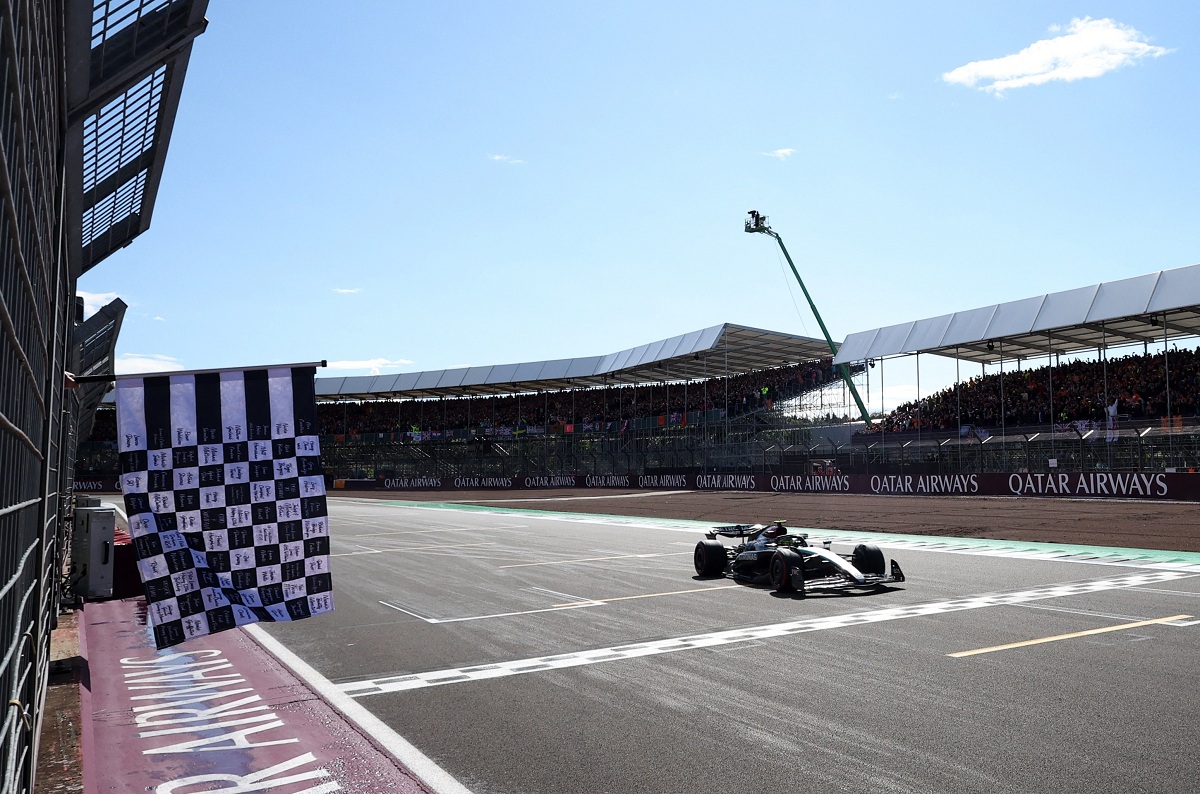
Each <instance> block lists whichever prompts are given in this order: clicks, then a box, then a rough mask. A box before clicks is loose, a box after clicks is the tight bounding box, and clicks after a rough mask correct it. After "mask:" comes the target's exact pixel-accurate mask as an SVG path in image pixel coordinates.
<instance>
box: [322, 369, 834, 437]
mask: <svg viewBox="0 0 1200 794" xmlns="http://www.w3.org/2000/svg"><path fill="white" fill-rule="evenodd" d="M837 377H838V373H837V370H836V369H835V368H834V367H833V363H832V360H831V359H822V360H820V361H811V362H804V363H800V364H796V365H792V366H787V367H779V368H775V369H767V370H759V371H756V372H749V373H746V374H743V375H738V376H735V377H732V378H728V379H726V378H708V379H706V380H693V381H689V382H687V383H683V382H676V383H669V384H667V383H659V384H652V385H639V386H610V387H607V388H593V389H574V390H569V391H555V392H544V393H541V394H521V395H506V396H482V397H455V398H442V399H427V400H375V401H368V402H333V403H328V402H326V403H319V404H318V406H317V417H318V420H319V423H320V428H321V433H322V434H325V435H343V434H344V435H359V434H362V433H395V432H414V431H417V432H419V431H435V432H444V431H447V430H462V429H483V430H486V429H489V428H491V429H495V428H517V427H523V428H533V427H541V428H546V429H554V428H561V427H563V426H565V425H573V426H583V427H598V426H599V427H610V426H612V425H614V424H615V425H620V424H622V423H625V422H629V421H632V420H635V419H640V418H645V417H676V418H678V417H682V416H685V415H686V414H687V413H690V412H693V411H708V410H717V411H722V412H723V411H726V410H728V414H729V415H730V416H738V415H741V414H745V413H748V412H751V411H758V410H763V409H770V408H772V407H773V406H774V404H775V403H776V402H778V401H781V400H786V399H789V398H791V397H795V396H797V395H799V394H801V393H802V392H805V391H808V390H810V389H813V388H817V387H819V386H821V385H823V384H826V383H829V382H830V381H831V380H834V379H836V378H837ZM727 383H728V398H727V396H726V384H727ZM673 423H678V422H673Z"/></svg>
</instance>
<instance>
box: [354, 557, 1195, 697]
mask: <svg viewBox="0 0 1200 794" xmlns="http://www.w3.org/2000/svg"><path fill="white" fill-rule="evenodd" d="M1188 576H1189V574H1186V573H1182V572H1179V571H1142V572H1138V573H1129V574H1125V575H1123V576H1118V577H1116V578H1112V579H1099V580H1093V581H1089V582H1074V583H1070V584H1059V585H1046V586H1044V587H1038V588H1035V589H1033V590H1021V591H1017V592H1011V593H992V594H986V595H979V596H966V597H963V598H956V599H953V600H950V601H936V602H932V603H926V604H913V605H911V606H901V607H891V608H888V609H878V610H870V611H866V612H854V613H850V614H848V615H834V616H831V617H823V618H809V619H807V620H797V621H791V622H788V623H773V624H768V625H765V626H750V627H746V628H740V629H729V630H725V631H715V632H712V633H709V634H694V635H691V636H687V637H672V638H668V639H663V640H653V641H650V642H640V643H633V644H630V645H619V646H614V647H609V648H594V649H591V650H586V651H577V652H574V653H563V654H551V655H547V656H538V657H532V658H528V659H515V660H511V661H507V662H496V663H494V664H481V665H475V666H472V667H459V668H450V669H446V670H433V671H430V672H427V673H414V674H407V675H393V676H386V677H384V678H376V679H373V680H369V681H354V682H351V683H347V684H342V685H340V687H339V689H340V690H341V691H342V692H343V693H345V694H346V695H349V696H351V697H366V696H370V695H381V694H384V693H387V692H402V691H407V690H411V689H423V688H425V687H431V686H440V685H445V684H456V683H464V682H467V681H481V680H484V679H489V678H503V677H505V676H512V675H521V674H523V673H532V672H537V671H540V670H552V669H553V670H560V669H562V668H565V667H579V666H582V665H589V664H598V663H601V662H613V661H619V660H625V659H636V658H640V657H642V656H655V655H658V654H664V653H674V652H678V651H686V650H693V649H696V648H711V647H714V646H720V645H730V644H733V643H741V642H746V641H748V640H764V639H770V638H775V637H787V636H790V635H793V634H803V633H806V632H811V631H822V630H824V629H839V628H846V627H850V626H861V625H866V624H870V623H882V622H885V621H891V620H902V619H904V618H913V617H923V616H925V615H937V614H943V613H946V612H961V611H964V610H969V609H982V608H986V607H994V606H1010V605H1012V606H1015V605H1023V604H1025V603H1027V602H1030V601H1043V600H1047V599H1052V598H1063V597H1067V596H1074V595H1084V594H1086V593H1096V592H1101V591H1105V590H1117V589H1125V588H1131V587H1139V586H1142V585H1147V584H1155V583H1158V582H1168V581H1172V580H1175V579H1182V578H1186V577H1188Z"/></svg>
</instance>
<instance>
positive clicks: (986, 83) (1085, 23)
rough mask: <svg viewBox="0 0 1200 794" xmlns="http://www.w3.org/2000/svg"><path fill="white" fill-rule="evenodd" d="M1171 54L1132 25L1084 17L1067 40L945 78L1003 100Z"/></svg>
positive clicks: (1063, 37)
mask: <svg viewBox="0 0 1200 794" xmlns="http://www.w3.org/2000/svg"><path fill="white" fill-rule="evenodd" d="M1050 32H1051V33H1060V32H1061V28H1059V27H1058V26H1057V25H1055V26H1053V27H1051V28H1050ZM1168 52H1170V50H1167V49H1166V48H1164V47H1155V46H1153V45H1151V44H1147V43H1146V37H1145V35H1143V34H1142V33H1140V32H1138V31H1137V30H1135V29H1134V28H1132V27H1130V26H1129V25H1122V24H1120V23H1118V22H1114V21H1113V20H1111V19H1092V18H1091V17H1084V18H1083V19H1073V20H1071V24H1070V25H1068V26H1067V32H1066V33H1065V34H1064V35H1061V36H1056V37H1055V38H1052V39H1042V40H1041V41H1035V42H1034V43H1033V44H1030V45H1029V46H1028V47H1026V48H1025V49H1023V50H1021V51H1020V52H1018V53H1015V54H1013V55H1006V56H1004V57H1003V58H993V59H991V60H986V61H972V62H971V63H968V64H966V65H964V66H960V67H958V68H957V69H954V70H952V71H949V72H946V73H945V74H943V75H942V79H943V80H945V81H946V82H947V83H953V84H955V85H965V86H969V87H971V88H978V89H979V90H981V91H988V92H990V93H993V94H996V95H997V96H1000V95H1002V94H1003V93H1004V92H1005V91H1007V90H1008V89H1010V88H1022V87H1024V86H1028V85H1042V84H1043V83H1049V82H1051V81H1053V80H1062V81H1064V82H1068V83H1069V82H1073V81H1075V80H1082V79H1083V78H1085V77H1099V76H1100V75H1102V74H1105V73H1107V72H1111V71H1112V70H1114V69H1119V68H1121V67H1122V66H1131V65H1133V64H1134V63H1135V62H1137V61H1138V59H1140V58H1147V57H1152V58H1158V57H1160V56H1162V55H1166V54H1167V53H1168Z"/></svg>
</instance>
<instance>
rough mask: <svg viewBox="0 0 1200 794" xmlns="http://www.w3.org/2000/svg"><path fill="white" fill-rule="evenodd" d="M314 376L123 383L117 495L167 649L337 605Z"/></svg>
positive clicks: (234, 375)
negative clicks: (120, 495) (122, 498)
mask: <svg viewBox="0 0 1200 794" xmlns="http://www.w3.org/2000/svg"><path fill="white" fill-rule="evenodd" d="M315 373H316V370H315V368H313V367H311V366H309V367H284V368H277V369H260V370H245V371H226V372H210V373H191V374H189V373H179V374H172V375H161V376H151V377H121V378H118V379H117V434H118V448H119V450H120V453H121V490H122V492H123V493H124V495H125V508H126V511H127V512H128V514H129V531H130V534H131V535H132V536H133V545H134V549H135V551H136V554H137V559H138V572H139V574H140V575H141V578H142V583H143V585H144V586H145V590H146V602H147V610H148V613H149V617H150V623H151V625H152V626H153V628H154V640H155V643H156V644H157V646H158V647H159V648H166V647H169V646H172V645H177V644H179V643H181V642H184V641H185V640H188V639H191V638H193V637H199V636H204V635H206V634H213V633H215V632H218V631H224V630H225V629H231V628H234V627H235V626H240V625H243V624H245V623H254V622H257V621H280V620H299V619H301V618H306V617H309V616H311V615H316V614H320V613H322V612H329V611H331V610H332V609H333V592H332V590H333V583H332V581H331V579H330V573H329V519H328V515H329V512H328V508H327V505H326V502H325V478H324V472H323V471H322V468H321V448H320V444H319V441H318V438H317V435H316V433H317V430H316V399H315V394H314V388H313V377H314V375H315Z"/></svg>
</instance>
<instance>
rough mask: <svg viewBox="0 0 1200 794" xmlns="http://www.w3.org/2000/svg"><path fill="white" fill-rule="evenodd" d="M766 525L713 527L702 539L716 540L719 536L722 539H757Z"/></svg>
mask: <svg viewBox="0 0 1200 794" xmlns="http://www.w3.org/2000/svg"><path fill="white" fill-rule="evenodd" d="M766 528H767V525H766V524H728V525H726V526H720V527H713V528H712V529H710V530H709V531H708V532H705V533H704V537H706V538H708V539H709V540H716V539H717V536H718V535H720V536H721V537H723V538H740V539H742V540H745V539H746V538H753V537H757V536H758V535H759V533H761V532H762V531H763V530H764V529H766Z"/></svg>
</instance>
